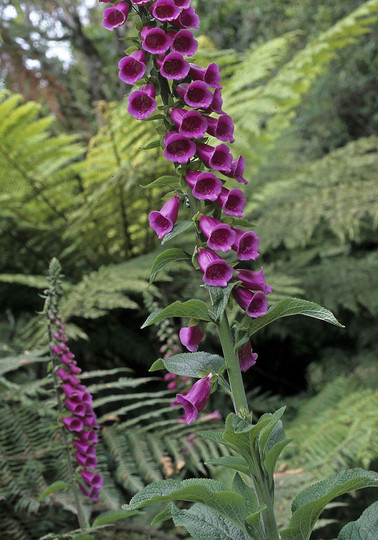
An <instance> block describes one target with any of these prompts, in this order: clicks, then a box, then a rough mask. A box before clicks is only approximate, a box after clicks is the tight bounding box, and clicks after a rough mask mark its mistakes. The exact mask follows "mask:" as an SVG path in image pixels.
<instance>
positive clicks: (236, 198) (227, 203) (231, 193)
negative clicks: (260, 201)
mask: <svg viewBox="0 0 378 540" xmlns="http://www.w3.org/2000/svg"><path fill="white" fill-rule="evenodd" d="M216 203H217V205H218V206H220V207H221V208H222V210H223V212H224V213H225V214H228V215H229V216H236V217H243V215H244V214H243V210H244V206H245V204H246V199H245V197H244V194H243V192H242V191H241V189H238V188H235V189H231V190H228V189H227V188H225V187H222V190H221V192H220V195H219V197H218V199H217V200H216ZM233 230H235V228H234V229H233Z"/></svg>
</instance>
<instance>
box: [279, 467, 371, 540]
mask: <svg viewBox="0 0 378 540" xmlns="http://www.w3.org/2000/svg"><path fill="white" fill-rule="evenodd" d="M367 487H378V473H376V472H373V471H365V470H364V469H348V470H342V471H340V472H339V473H337V474H336V475H335V476H332V477H331V478H328V479H327V480H323V481H322V482H318V483H317V484H314V485H312V486H310V487H308V488H307V489H305V490H304V491H302V492H301V493H300V494H299V495H298V497H297V498H296V499H295V500H294V502H293V505H292V511H293V515H292V517H291V520H290V523H289V527H288V528H287V529H285V530H283V531H282V532H281V538H282V540H298V538H301V540H308V539H309V538H310V535H311V531H312V530H313V528H314V525H315V523H316V521H317V519H318V517H319V516H320V514H321V512H322V511H323V510H324V508H325V506H326V505H327V504H328V503H329V502H330V501H332V500H333V499H335V498H336V497H339V496H340V495H343V494H344V493H348V492H349V491H354V490H356V489H362V488H367Z"/></svg>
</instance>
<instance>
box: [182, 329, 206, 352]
mask: <svg viewBox="0 0 378 540" xmlns="http://www.w3.org/2000/svg"><path fill="white" fill-rule="evenodd" d="M204 335H205V334H204V333H203V332H202V330H201V329H200V327H199V326H197V325H195V326H185V327H184V328H181V330H180V333H179V337H180V341H181V343H182V345H184V347H186V348H187V349H188V351H190V352H197V351H198V344H199V343H200V341H202V339H203V338H204Z"/></svg>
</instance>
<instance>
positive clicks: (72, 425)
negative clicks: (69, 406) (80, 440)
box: [62, 416, 84, 432]
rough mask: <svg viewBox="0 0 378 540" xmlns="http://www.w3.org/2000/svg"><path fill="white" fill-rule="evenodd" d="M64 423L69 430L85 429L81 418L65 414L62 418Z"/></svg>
mask: <svg viewBox="0 0 378 540" xmlns="http://www.w3.org/2000/svg"><path fill="white" fill-rule="evenodd" d="M62 422H63V425H64V426H65V427H66V428H67V429H68V431H78V432H79V431H83V429H84V423H83V421H82V420H80V419H79V418H71V416H65V417H63V418H62Z"/></svg>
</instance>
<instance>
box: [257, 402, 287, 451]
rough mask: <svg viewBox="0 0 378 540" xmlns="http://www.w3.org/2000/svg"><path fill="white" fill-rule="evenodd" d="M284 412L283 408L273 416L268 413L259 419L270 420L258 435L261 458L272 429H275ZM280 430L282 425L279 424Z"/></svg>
mask: <svg viewBox="0 0 378 540" xmlns="http://www.w3.org/2000/svg"><path fill="white" fill-rule="evenodd" d="M284 412H285V407H281V408H280V409H278V411H276V412H275V413H274V414H270V413H268V414H267V415H265V414H264V415H263V416H262V417H261V418H260V420H261V419H265V418H269V417H270V418H271V420H270V422H269V424H268V425H267V426H265V427H264V428H263V429H262V430H261V432H260V435H259V448H260V452H261V455H262V456H263V455H264V454H265V447H266V445H267V442H268V439H269V437H270V434H271V433H272V431H273V429H274V428H275V427H276V425H277V423H278V422H279V420H280V418H281V416H282V415H283V414H284ZM281 429H282V424H281ZM284 436H285V435H284Z"/></svg>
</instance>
